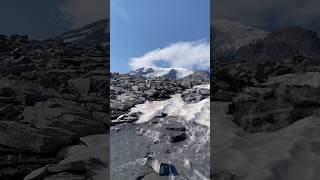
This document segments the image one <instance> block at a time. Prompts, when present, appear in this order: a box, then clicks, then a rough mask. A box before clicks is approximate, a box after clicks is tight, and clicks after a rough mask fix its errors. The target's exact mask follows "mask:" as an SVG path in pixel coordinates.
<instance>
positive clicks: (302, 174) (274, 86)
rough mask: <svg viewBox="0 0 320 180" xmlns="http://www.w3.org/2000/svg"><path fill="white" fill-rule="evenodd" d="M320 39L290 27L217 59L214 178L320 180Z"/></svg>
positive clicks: (214, 67)
mask: <svg viewBox="0 0 320 180" xmlns="http://www.w3.org/2000/svg"><path fill="white" fill-rule="evenodd" d="M318 42H319V40H318V37H317V35H316V33H315V32H313V31H309V30H305V29H302V28H283V29H277V30H275V31H272V32H270V34H268V36H267V37H266V38H264V39H262V40H259V41H257V42H254V43H251V44H248V45H244V46H242V47H241V48H239V49H238V50H237V52H236V53H235V56H234V59H233V61H228V62H225V61H223V58H222V59H219V58H216V59H214V63H212V64H211V65H212V74H211V75H212V76H211V78H212V83H211V93H212V94H211V96H210V98H211V111H210V113H211V118H212V122H213V128H212V130H213V133H214V139H213V141H212V142H213V143H212V144H211V150H212V156H211V160H212V162H211V178H212V179H215V180H222V179H223V180H230V179H238V180H256V179H260V180H278V179H288V180H289V179H291V180H293V179H305V180H314V179H319V177H320V174H319V172H318V171H317V169H318V168H319V163H318V162H319V161H318V159H319V158H320V156H319V150H320V149H319V146H318V144H319V143H320V141H319V138H318V136H319V135H318V132H319V123H318V121H319V119H320V116H319V110H320V99H319V97H320V91H319V90H320V84H319V83H320V61H319V59H318V57H319V56H318V53H319V51H318V49H319V47H320V46H319V43H318ZM217 57H218V56H217Z"/></svg>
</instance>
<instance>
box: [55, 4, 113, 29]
mask: <svg viewBox="0 0 320 180" xmlns="http://www.w3.org/2000/svg"><path fill="white" fill-rule="evenodd" d="M58 8H59V10H60V12H61V18H62V19H64V20H67V21H69V22H70V25H71V26H72V27H73V28H77V27H80V26H82V25H85V24H89V23H92V22H94V21H97V20H101V19H106V18H108V17H109V2H108V0H65V1H64V2H62V3H61V4H59V5H58Z"/></svg>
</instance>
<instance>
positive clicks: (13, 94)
mask: <svg viewBox="0 0 320 180" xmlns="http://www.w3.org/2000/svg"><path fill="white" fill-rule="evenodd" d="M105 28H107V27H105ZM106 44H107V43H106ZM0 69H1V70H0V129H1V131H0V152H1V153H0V158H1V163H0V179H2V180H9V179H10V180H22V179H25V180H31V179H46V180H50V179H92V178H93V179H104V178H105V177H106V176H107V170H106V169H107V168H108V166H109V163H108V151H107V150H108V149H109V148H108V147H107V143H106V141H107V139H108V135H107V132H108V129H109V124H110V123H109V114H108V108H109V103H108V101H107V99H108V97H109V93H108V87H109V75H108V72H109V65H108V48H106V47H102V46H101V45H99V44H97V45H84V44H79V43H68V42H63V41H60V40H57V39H48V40H43V41H36V40H30V39H28V36H20V35H12V36H4V35H1V36H0ZM97 144H99V146H97Z"/></svg>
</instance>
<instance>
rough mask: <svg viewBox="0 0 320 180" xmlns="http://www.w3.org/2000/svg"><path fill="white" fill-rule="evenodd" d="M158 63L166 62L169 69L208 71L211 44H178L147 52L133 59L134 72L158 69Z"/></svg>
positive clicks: (202, 41)
mask: <svg viewBox="0 0 320 180" xmlns="http://www.w3.org/2000/svg"><path fill="white" fill-rule="evenodd" d="M157 62H165V63H166V64H167V65H168V66H169V67H176V68H187V69H208V68H209V67H210V44H209V42H206V41H204V40H200V41H192V42H176V43H174V44H170V45H168V46H167V47H165V48H158V49H155V50H153V51H150V52H147V53H146V54H144V55H143V56H141V57H134V58H131V59H130V61H129V65H130V67H131V69H132V70H135V69H138V68H142V67H145V68H149V67H151V68H154V67H158V66H157Z"/></svg>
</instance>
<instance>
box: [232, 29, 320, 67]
mask: <svg viewBox="0 0 320 180" xmlns="http://www.w3.org/2000/svg"><path fill="white" fill-rule="evenodd" d="M319 50H320V39H319V38H318V37H317V33H316V32H314V31H311V30H307V29H303V28H296V27H291V28H281V29H276V30H274V31H272V32H271V33H270V34H269V35H268V36H267V37H266V38H265V39H263V40H260V41H258V42H256V43H252V44H249V45H247V46H243V47H241V48H240V49H239V50H238V51H237V52H236V55H235V57H234V59H235V60H238V61H260V62H261V61H278V60H282V59H285V58H294V57H297V56H303V57H306V58H310V59H314V60H317V59H319V57H320V54H319Z"/></svg>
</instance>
